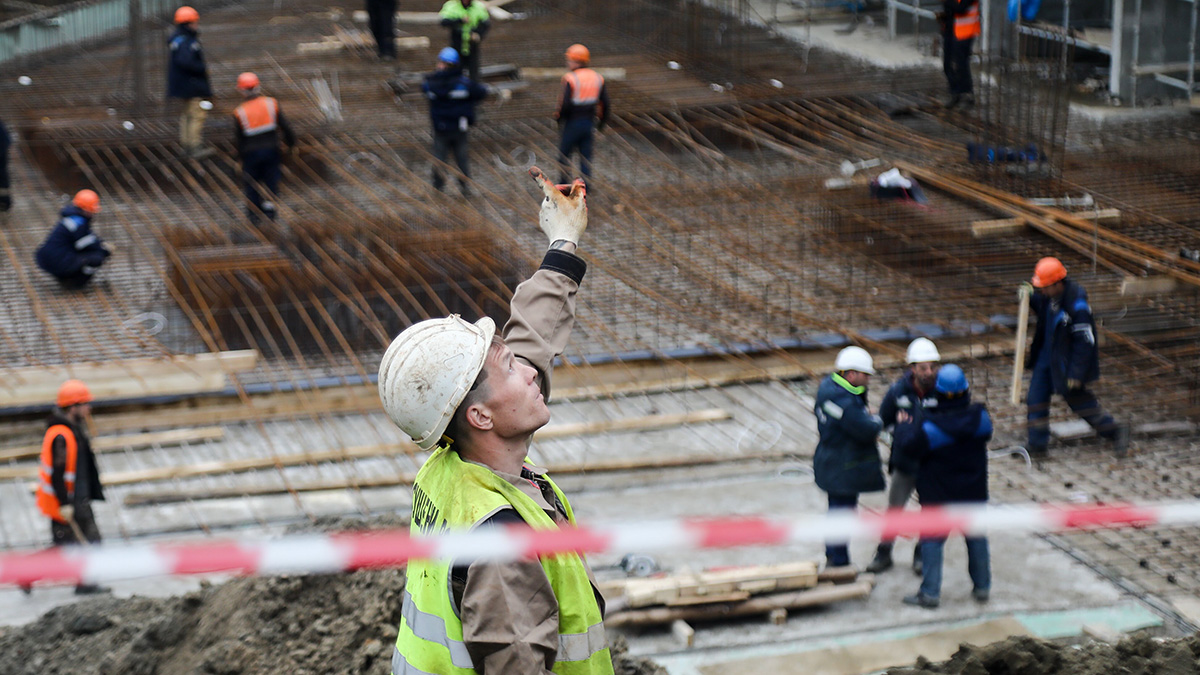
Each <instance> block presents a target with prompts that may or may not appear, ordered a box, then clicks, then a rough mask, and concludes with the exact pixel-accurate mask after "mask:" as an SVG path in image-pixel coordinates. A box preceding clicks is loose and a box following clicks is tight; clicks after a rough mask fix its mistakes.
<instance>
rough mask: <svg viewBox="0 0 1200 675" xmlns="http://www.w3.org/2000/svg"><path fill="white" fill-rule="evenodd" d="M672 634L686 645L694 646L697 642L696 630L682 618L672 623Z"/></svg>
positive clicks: (680, 642)
mask: <svg viewBox="0 0 1200 675" xmlns="http://www.w3.org/2000/svg"><path fill="white" fill-rule="evenodd" d="M671 634H672V635H674V636H675V640H676V641H677V642H679V644H681V645H683V646H684V647H692V646H694V645H695V644H696V630H695V629H694V628H692V627H691V626H689V625H688V622H686V621H684V620H682V619H679V620H677V621H673V622H672V623H671Z"/></svg>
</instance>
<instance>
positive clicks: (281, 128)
mask: <svg viewBox="0 0 1200 675" xmlns="http://www.w3.org/2000/svg"><path fill="white" fill-rule="evenodd" d="M260 84H261V83H260V82H259V79H258V75H255V74H254V73H242V74H241V75H238V78H237V88H238V91H239V92H241V94H242V96H243V97H244V98H245V100H244V101H242V103H241V105H239V106H238V107H237V109H236V110H234V111H233V121H234V124H233V128H234V147H236V148H237V151H238V157H240V158H241V160H242V184H243V185H244V187H245V190H246V200H247V201H249V202H250V204H251V207H247V209H246V215H247V216H248V217H249V218H250V222H251V223H257V222H258V214H259V213H262V214H263V215H265V216H266V217H267V218H269V219H271V220H275V212H276V207H275V202H274V201H272V200H274V199H275V195H276V194H277V193H278V192H279V178H280V168H279V165H280V162H281V160H282V155H280V152H279V132H283V139H284V142H285V143H287V145H288V147H289V148H291V150H292V152H293V153H295V152H296V134H295V133H293V132H292V128H291V127H290V126H288V123H287V118H285V117H284V116H283V110H281V109H280V108H279V101H276V100H275V99H273V98H271V97H270V96H263V95H262V91H261V89H260ZM260 185H261V186H263V187H265V188H266V189H267V192H268V193H269V194H268V197H270V199H267V198H264V197H263V194H262V192H260V191H259V186H260Z"/></svg>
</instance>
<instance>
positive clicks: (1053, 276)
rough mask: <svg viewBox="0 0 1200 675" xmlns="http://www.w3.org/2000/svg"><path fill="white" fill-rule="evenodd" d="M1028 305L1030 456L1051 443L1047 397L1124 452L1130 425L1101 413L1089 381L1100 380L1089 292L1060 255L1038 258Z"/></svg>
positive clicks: (1120, 455)
mask: <svg viewBox="0 0 1200 675" xmlns="http://www.w3.org/2000/svg"><path fill="white" fill-rule="evenodd" d="M1032 282H1033V283H1032V286H1033V289H1035V290H1036V293H1033V294H1032V295H1031V297H1030V299H1029V306H1030V308H1031V309H1032V310H1033V312H1034V315H1035V316H1036V317H1037V328H1036V329H1035V330H1034V333H1033V345H1032V346H1031V347H1030V348H1029V355H1028V356H1027V357H1026V359H1025V360H1026V364H1027V367H1028V368H1031V370H1032V372H1031V373H1030V375H1031V376H1030V379H1029V393H1028V395H1027V396H1026V397H1025V404H1026V406H1028V413H1029V430H1028V431H1029V445H1028V447H1027V448H1026V449H1027V450H1028V451H1029V454H1030V455H1034V456H1045V455H1046V451H1047V446H1048V445H1049V444H1050V397H1051V396H1052V395H1053V394H1056V393H1057V394H1058V395H1060V396H1062V397H1063V398H1064V399H1066V401H1067V405H1069V406H1070V407H1071V410H1074V411H1075V413H1076V414H1077V415H1079V416H1080V417H1082V418H1083V419H1084V420H1087V423H1088V424H1090V425H1091V426H1092V428H1093V429H1095V430H1096V433H1098V434H1100V436H1102V437H1104V438H1107V439H1109V440H1110V441H1112V444H1113V451H1114V452H1115V453H1116V454H1117V456H1119V457H1122V456H1124V455H1125V453H1126V452H1127V451H1128V449H1129V427H1128V426H1126V425H1123V424H1117V423H1116V422H1114V421H1113V418H1112V416H1111V415H1109V414H1107V413H1105V412H1104V409H1103V408H1101V407H1100V402H1099V401H1097V400H1096V395H1095V394H1093V393H1092V392H1091V390H1089V389H1088V385H1089V384H1091V383H1092V382H1095V381H1096V380H1098V379H1100V356H1099V353H1098V350H1097V349H1096V328H1095V322H1094V321H1093V320H1092V308H1091V306H1089V305H1088V299H1087V291H1086V290H1084V288H1083V287H1082V286H1080V285H1079V284H1077V283H1075V282H1074V281H1072V280H1071V279H1070V278H1068V277H1067V268H1066V267H1064V266H1063V264H1062V262H1061V261H1059V259H1058V258H1042V259H1041V260H1039V261H1038V263H1037V266H1036V267H1035V268H1034V270H1033V279H1032Z"/></svg>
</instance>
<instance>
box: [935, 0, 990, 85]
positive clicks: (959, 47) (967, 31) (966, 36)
mask: <svg viewBox="0 0 1200 675" xmlns="http://www.w3.org/2000/svg"><path fill="white" fill-rule="evenodd" d="M938 23H939V24H940V25H941V27H942V70H943V72H945V73H946V84H947V85H949V87H950V100H949V102H948V103H946V107H947V108H954V107H957V106H958V105H975V94H974V91H975V88H974V84H973V82H972V80H971V50H972V49H974V47H975V38H977V37H979V36H980V34H981V33H982V29H981V25H980V23H979V2H978V0H943V1H942V11H941V13H940V14H939V15H938Z"/></svg>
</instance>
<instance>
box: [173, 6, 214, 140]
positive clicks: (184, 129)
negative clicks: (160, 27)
mask: <svg viewBox="0 0 1200 675" xmlns="http://www.w3.org/2000/svg"><path fill="white" fill-rule="evenodd" d="M199 21H200V13H199V12H197V11H196V10H195V9H193V8H191V7H187V6H184V7H180V8H179V9H177V10H175V25H176V28H175V32H174V33H173V34H172V35H171V39H170V40H168V41H167V48H168V50H169V51H170V57H169V60H168V61H167V96H168V97H169V98H174V99H179V100H180V101H181V102H182V106H183V109H182V113H181V114H180V117H179V144H180V145H181V146H182V147H183V151H184V153H185V154H187V155H188V156H189V157H192V158H193V159H200V158H202V157H207V156H209V155H211V154H212V150H211V149H208V148H205V147H204V145H203V142H204V119H205V117H207V116H208V111H209V110H210V109H211V108H212V103H210V102H209V101H207V100H205V99H208V98H211V97H212V87H210V86H209V84H208V64H207V63H205V60H204V49H203V48H202V47H201V46H200V32H199V31H198V30H197V29H196V23H197V22H199Z"/></svg>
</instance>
